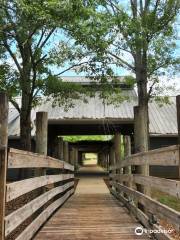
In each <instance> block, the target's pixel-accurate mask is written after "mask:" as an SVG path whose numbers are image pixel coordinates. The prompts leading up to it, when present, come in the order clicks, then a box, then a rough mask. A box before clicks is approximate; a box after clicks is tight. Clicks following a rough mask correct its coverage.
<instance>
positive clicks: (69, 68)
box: [55, 61, 89, 76]
mask: <svg viewBox="0 0 180 240" xmlns="http://www.w3.org/2000/svg"><path fill="white" fill-rule="evenodd" d="M88 63H89V62H87V61H86V62H82V63H78V64H74V65H72V66H70V67H68V68H67V69H65V70H63V71H62V72H60V73H58V74H55V76H59V75H61V74H63V73H65V72H67V71H69V70H71V69H72V68H74V67H79V66H81V65H83V64H88Z"/></svg>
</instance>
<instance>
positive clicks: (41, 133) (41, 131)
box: [36, 112, 48, 155]
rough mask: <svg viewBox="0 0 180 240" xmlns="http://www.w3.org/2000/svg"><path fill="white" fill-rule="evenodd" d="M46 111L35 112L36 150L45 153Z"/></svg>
mask: <svg viewBox="0 0 180 240" xmlns="http://www.w3.org/2000/svg"><path fill="white" fill-rule="evenodd" d="M47 132H48V113H47V112H37V113H36V152H37V153H41V154H44V155H47Z"/></svg>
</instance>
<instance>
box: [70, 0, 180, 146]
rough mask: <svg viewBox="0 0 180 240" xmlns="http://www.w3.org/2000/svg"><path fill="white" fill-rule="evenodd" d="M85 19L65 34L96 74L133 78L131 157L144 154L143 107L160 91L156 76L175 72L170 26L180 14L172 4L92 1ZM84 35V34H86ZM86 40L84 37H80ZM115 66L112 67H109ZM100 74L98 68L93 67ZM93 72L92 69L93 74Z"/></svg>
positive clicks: (171, 1)
mask: <svg viewBox="0 0 180 240" xmlns="http://www.w3.org/2000/svg"><path fill="white" fill-rule="evenodd" d="M94 2H96V7H95V8H93V10H92V11H91V17H89V18H88V19H87V20H86V21H82V22H81V24H80V27H79V28H78V29H77V28H74V27H73V26H72V29H71V32H70V33H71V34H72V35H73V36H74V38H75V39H77V41H76V43H77V44H79V43H81V44H82V43H83V44H84V45H85V46H86V47H87V49H91V50H93V51H94V52H95V53H96V56H94V57H93V60H94V62H95V63H94V68H91V70H92V72H93V73H95V74H96V73H97V71H96V70H95V69H97V66H99V65H97V64H96V61H98V62H100V61H101V63H102V65H101V69H102V71H104V72H105V69H106V73H110V74H112V73H113V71H114V68H117V67H118V68H124V69H127V70H128V71H130V72H131V73H132V74H134V75H135V83H136V84H137V89H138V108H136V111H135V114H136V116H135V118H136V120H137V122H138V125H139V129H138V130H139V136H138V144H137V146H136V147H137V148H136V151H146V150H148V129H149V127H148V102H149V100H150V98H151V97H152V96H154V94H155V92H154V90H157V89H160V88H159V87H160V85H159V83H160V81H161V78H160V76H163V75H165V74H167V73H168V70H170V72H172V71H173V69H175V67H177V66H178V64H179V59H178V58H177V57H176V55H175V54H174V49H175V48H176V42H175V40H176V34H175V22H176V19H177V15H178V12H179V9H180V2H179V1H178V0H163V1H159V0H130V1H127V2H126V4H125V5H123V4H121V3H123V2H124V1H120V0H99V1H98V0H97V1H94ZM87 33H88V34H87ZM86 36H87V37H86ZM114 66H115V67H114ZM99 68H100V67H99ZM99 68H98V69H99Z"/></svg>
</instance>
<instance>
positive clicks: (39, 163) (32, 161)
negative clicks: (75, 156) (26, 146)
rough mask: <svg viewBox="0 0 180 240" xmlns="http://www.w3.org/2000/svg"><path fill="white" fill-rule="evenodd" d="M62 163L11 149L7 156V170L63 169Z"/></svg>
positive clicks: (36, 154)
mask: <svg viewBox="0 0 180 240" xmlns="http://www.w3.org/2000/svg"><path fill="white" fill-rule="evenodd" d="M63 167H64V163H63V161H60V160H57V159H55V158H52V157H48V156H45V155H41V154H38V153H31V152H27V151H21V150H16V149H13V148H11V149H10V151H9V154H8V168H57V169H63Z"/></svg>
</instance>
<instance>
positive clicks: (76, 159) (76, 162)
mask: <svg viewBox="0 0 180 240" xmlns="http://www.w3.org/2000/svg"><path fill="white" fill-rule="evenodd" d="M74 167H75V170H77V169H78V148H77V147H75V148H74Z"/></svg>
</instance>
